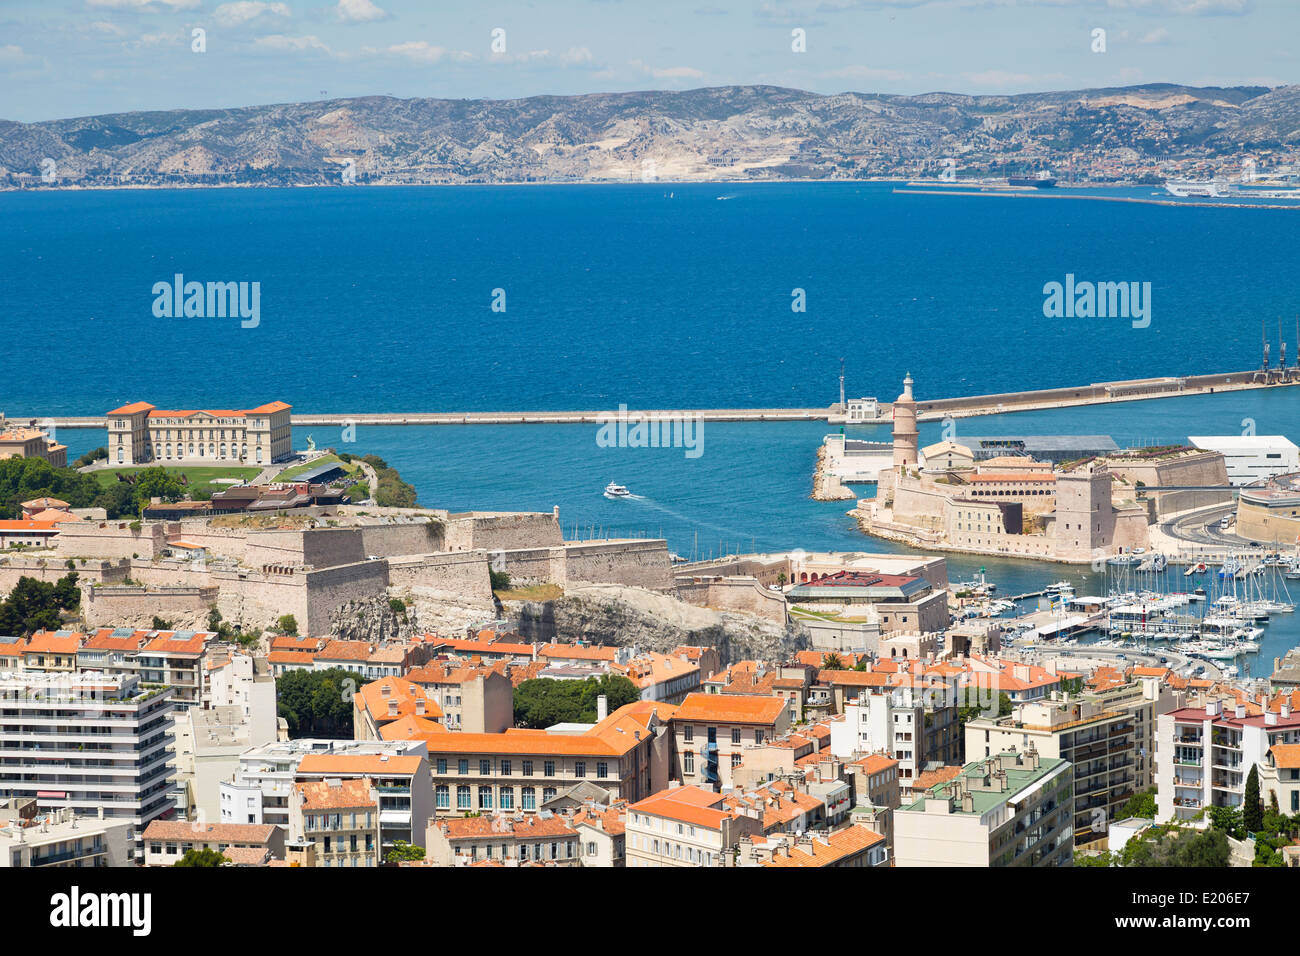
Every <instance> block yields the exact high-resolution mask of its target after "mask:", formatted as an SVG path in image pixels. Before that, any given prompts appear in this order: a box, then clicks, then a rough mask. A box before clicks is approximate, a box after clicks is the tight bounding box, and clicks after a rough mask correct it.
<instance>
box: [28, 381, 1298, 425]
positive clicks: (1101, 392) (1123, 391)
mask: <svg viewBox="0 0 1300 956" xmlns="http://www.w3.org/2000/svg"><path fill="white" fill-rule="evenodd" d="M1295 385H1300V368H1296V367H1292V368H1288V369H1273V370H1272V371H1271V372H1270V373H1268V374H1267V375H1265V374H1264V373H1263V372H1261V371H1258V370H1250V371H1239V372H1212V373H1209V374H1206V375H1183V376H1167V377H1163V378H1142V379H1128V380H1124V381H1117V382H1094V383H1092V384H1090V385H1078V386H1069V387H1064V388H1041V389H1029V390H1026V391H1020V392H999V393H996V394H990V395H964V396H958V397H956V398H934V399H930V400H928V401H920V402H917V418H918V419H919V420H920V421H939V420H941V419H944V418H969V417H973V416H977V415H1001V414H1006V413H1007V412H1027V411H1036V410H1039V409H1046V408H1067V407H1070V406H1073V405H1105V404H1109V403H1112V402H1136V401H1143V400H1146V399H1151V398H1179V397H1183V396H1188V395H1209V394H1213V393H1215V392H1224V391H1243V390H1247V389H1261V388H1288V387H1291V386H1295ZM892 414H893V407H892V405H890V404H889V403H881V404H880V406H879V414H878V416H877V418H875V419H874V422H875V423H884V422H888V421H890V420H891V418H892ZM664 419H668V420H674V419H676V420H686V419H689V420H698V421H714V422H745V421H752V422H761V421H772V422H791V421H824V422H827V423H830V424H842V423H844V416H843V413H842V411H841V410H840V408H839V406H838V405H830V406H827V407H824V408H672V409H627V410H621V411H614V410H605V411H570V412H555V411H549V412H510V411H500V412H372V413H366V412H349V413H342V412H340V413H325V412H321V413H305V414H295V415H292V416H291V421H292V424H293V425H295V426H302V427H324V426H336V425H337V426H340V427H342V426H347V425H582V424H593V425H599V424H605V423H608V422H611V421H618V420H622V421H626V422H633V423H634V422H638V421H651V420H664ZM9 420H10V421H11V422H13V423H24V422H31V423H33V424H37V425H42V426H45V427H54V428H106V427H107V422H106V420H105V419H104V417H103V416H97V415H88V416H64V417H52V418H31V419H27V418H24V417H22V416H16V415H10V416H9ZM855 424H872V421H866V422H861V423H858V422H855Z"/></svg>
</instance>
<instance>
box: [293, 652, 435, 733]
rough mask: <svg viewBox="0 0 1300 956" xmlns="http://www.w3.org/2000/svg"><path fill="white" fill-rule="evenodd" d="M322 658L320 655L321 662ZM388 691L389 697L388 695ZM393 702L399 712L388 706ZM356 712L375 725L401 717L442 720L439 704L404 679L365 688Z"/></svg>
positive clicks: (357, 696)
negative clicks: (369, 719) (422, 703)
mask: <svg viewBox="0 0 1300 956" xmlns="http://www.w3.org/2000/svg"><path fill="white" fill-rule="evenodd" d="M319 657H320V655H317V658H318V659H319ZM385 690H386V691H387V693H385ZM390 701H396V702H397V708H396V712H395V713H394V712H393V708H391V707H390V706H389V702H390ZM421 701H423V702H424V713H422V714H421V713H419V710H420V702H421ZM353 703H355V704H356V706H357V709H359V710H364V711H365V712H367V713H369V714H370V716H371V718H372V719H373V720H374V721H375V722H376V723H383V722H385V721H390V720H396V719H397V718H399V717H425V718H428V719H430V720H434V719H436V718H438V717H441V716H442V708H441V707H439V706H438V702H437V701H435V700H432V699H430V697H429V695H428V694H427V693H426V692H425V690H424V688H423V687H421V686H420V685H419V684H415V683H412V682H411V681H409V680H406V679H405V678H403V677H391V676H390V677H382V678H380V679H379V680H376V681H371V682H370V683H368V684H362V685H361V688H360V690H358V691H357V692H356V693H355V694H354V695H353Z"/></svg>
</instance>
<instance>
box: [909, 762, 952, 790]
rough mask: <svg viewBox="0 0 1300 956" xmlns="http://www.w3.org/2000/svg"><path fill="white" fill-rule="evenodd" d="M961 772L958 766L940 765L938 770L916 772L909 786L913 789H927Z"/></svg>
mask: <svg viewBox="0 0 1300 956" xmlns="http://www.w3.org/2000/svg"><path fill="white" fill-rule="evenodd" d="M959 773H961V767H960V766H947V767H940V768H939V769H938V770H926V771H923V772H922V773H918V774H917V775H916V777H915V778H914V779H913V780H912V782H911V784H910V786H911V788H912V789H913V790H929V789H930V788H931V787H934V786H938V785H939V784H941V783H947V782H948V781H949V780H952V779H953V778H954V777H956V776H957V775H958V774H959Z"/></svg>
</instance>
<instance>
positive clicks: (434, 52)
mask: <svg viewBox="0 0 1300 956" xmlns="http://www.w3.org/2000/svg"><path fill="white" fill-rule="evenodd" d="M388 52H389V53H393V54H396V55H397V56H404V57H406V58H407V59H410V60H415V61H417V62H419V63H437V62H439V61H440V60H470V59H473V56H472V54H470V53H467V52H466V51H464V50H448V49H447V48H446V47H441V46H434V45H433V44H431V43H428V42H426V41H424V40H408V41H407V42H406V43H396V44H394V45H393V46H390V47H389V48H388Z"/></svg>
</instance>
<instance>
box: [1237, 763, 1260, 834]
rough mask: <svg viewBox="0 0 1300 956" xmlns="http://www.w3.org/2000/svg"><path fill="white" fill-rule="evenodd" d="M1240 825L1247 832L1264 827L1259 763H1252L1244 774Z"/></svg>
mask: <svg viewBox="0 0 1300 956" xmlns="http://www.w3.org/2000/svg"><path fill="white" fill-rule="evenodd" d="M1241 825H1242V826H1243V827H1245V828H1246V832H1247V833H1254V832H1256V831H1257V830H1262V829H1263V828H1264V804H1263V803H1261V802H1260V799H1259V765H1258V764H1252V765H1251V767H1250V773H1248V774H1246V796H1245V799H1244V800H1243V801H1242V809H1241Z"/></svg>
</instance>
